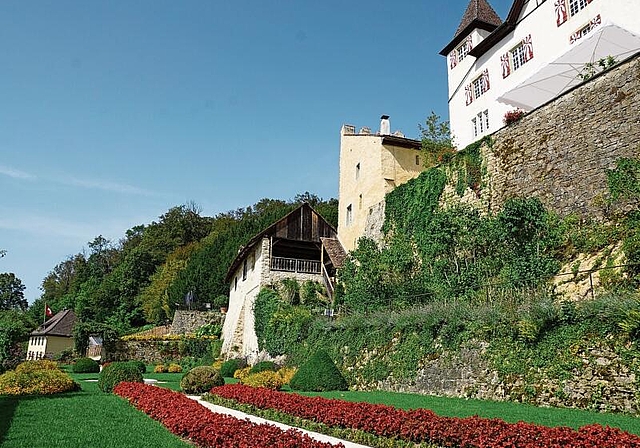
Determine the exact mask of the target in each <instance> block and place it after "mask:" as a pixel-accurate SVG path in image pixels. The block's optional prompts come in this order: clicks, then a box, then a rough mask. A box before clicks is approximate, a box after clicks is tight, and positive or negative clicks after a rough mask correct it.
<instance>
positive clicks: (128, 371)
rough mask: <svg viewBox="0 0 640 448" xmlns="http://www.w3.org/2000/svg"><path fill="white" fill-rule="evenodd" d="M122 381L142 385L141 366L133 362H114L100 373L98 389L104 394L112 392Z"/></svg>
mask: <svg viewBox="0 0 640 448" xmlns="http://www.w3.org/2000/svg"><path fill="white" fill-rule="evenodd" d="M121 381H128V382H132V383H142V382H143V379H142V373H141V372H140V366H139V365H137V364H136V363H133V362H112V363H111V364H109V365H107V366H106V367H104V368H103V369H102V372H100V378H99V379H98V387H99V388H100V390H101V391H103V392H111V391H113V388H114V387H115V386H116V385H117V384H118V383H119V382H121Z"/></svg>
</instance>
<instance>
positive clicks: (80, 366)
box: [71, 358, 100, 373]
mask: <svg viewBox="0 0 640 448" xmlns="http://www.w3.org/2000/svg"><path fill="white" fill-rule="evenodd" d="M71 370H73V372H74V373H98V372H100V364H98V363H97V362H96V361H94V360H93V359H91V358H78V359H76V360H75V362H74V363H73V366H72V367H71Z"/></svg>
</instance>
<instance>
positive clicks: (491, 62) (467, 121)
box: [447, 0, 640, 149]
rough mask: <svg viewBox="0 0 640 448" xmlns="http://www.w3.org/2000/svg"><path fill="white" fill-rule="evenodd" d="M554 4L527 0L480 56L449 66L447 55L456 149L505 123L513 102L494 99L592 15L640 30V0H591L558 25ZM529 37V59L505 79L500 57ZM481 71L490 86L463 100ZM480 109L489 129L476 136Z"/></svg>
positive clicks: (558, 49)
mask: <svg viewBox="0 0 640 448" xmlns="http://www.w3.org/2000/svg"><path fill="white" fill-rule="evenodd" d="M538 3H539V4H538ZM554 4H555V2H554V1H552V0H545V1H541V0H537V2H536V0H531V1H529V2H528V3H527V4H526V6H525V7H524V8H523V13H522V15H521V17H520V19H519V20H520V22H519V23H518V24H517V25H516V28H515V29H514V30H513V31H512V32H511V33H510V34H508V35H507V36H506V37H505V38H503V40H502V41H501V42H500V43H498V44H497V45H495V46H494V47H493V48H492V49H491V50H489V51H488V52H486V53H485V54H484V55H482V56H481V57H480V58H479V59H475V58H474V57H472V56H467V57H466V58H465V59H464V60H463V61H461V62H460V63H459V64H458V65H456V66H455V67H453V68H452V67H451V64H450V60H449V58H447V65H448V71H449V97H450V102H449V119H450V124H451V132H452V135H453V137H454V141H455V143H456V145H457V146H458V148H459V149H462V148H464V147H465V146H467V145H468V144H469V143H471V142H473V141H475V140H478V139H479V138H481V137H482V136H483V135H486V134H490V133H493V132H495V131H496V130H498V129H500V128H501V127H503V126H504V124H503V118H504V114H505V113H506V112H507V111H511V110H514V109H515V108H516V107H515V106H513V105H509V104H504V103H500V102H498V100H497V99H498V97H500V96H501V95H502V94H504V93H505V92H507V91H509V90H511V89H513V88H514V87H516V86H517V85H518V84H520V83H521V82H523V81H524V80H526V79H527V78H529V77H530V76H532V75H533V74H535V73H536V72H537V71H538V70H540V68H542V67H544V66H545V65H547V64H549V63H550V62H552V61H554V60H555V59H557V58H558V57H559V56H561V55H562V54H564V53H565V52H566V51H568V50H569V49H570V48H571V46H572V45H575V44H576V43H579V40H577V41H575V43H571V36H572V35H573V34H574V33H576V32H577V31H578V30H580V29H582V28H583V27H585V26H587V25H589V23H590V22H591V21H592V20H595V19H597V20H598V22H600V23H606V22H613V23H615V24H617V25H619V26H621V27H623V28H625V29H627V30H629V31H631V32H633V33H635V34H640V1H638V0H592V2H591V3H590V4H589V5H587V6H586V7H585V8H584V9H582V10H581V11H579V12H578V13H577V14H575V15H574V16H570V15H568V17H567V20H566V21H565V22H564V23H562V24H561V25H560V26H558V25H557V18H556V9H555V5H554ZM596 28H597V27H596ZM594 29H595V28H594ZM479 36H481V35H480V34H479V33H478V32H474V33H473V34H472V37H473V41H474V47H475V46H476V45H477V43H478V42H479ZM528 36H531V42H532V45H533V58H532V59H530V60H528V61H527V62H526V63H524V64H523V65H522V66H520V67H519V68H518V69H517V70H513V68H512V67H511V70H510V73H509V75H508V76H506V77H505V78H503V66H502V62H501V56H504V55H506V54H507V53H508V52H509V51H510V50H512V49H513V48H515V47H516V46H517V45H518V44H519V43H520V42H521V41H522V40H523V39H525V38H527V37H528ZM454 51H455V50H454ZM484 70H488V73H489V81H490V88H489V90H488V91H486V92H485V93H484V94H483V95H481V96H479V97H477V98H474V100H473V101H472V102H471V103H470V104H467V97H466V94H465V89H466V86H469V85H470V84H471V83H472V82H473V80H474V79H476V78H477V77H479V76H480V75H481V74H482V73H483V72H484ZM484 111H488V118H489V128H488V129H485V130H483V132H479V133H478V135H477V136H474V132H473V125H472V119H473V118H474V117H476V118H477V117H478V114H481V113H484Z"/></svg>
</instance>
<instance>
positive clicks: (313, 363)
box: [289, 350, 349, 392]
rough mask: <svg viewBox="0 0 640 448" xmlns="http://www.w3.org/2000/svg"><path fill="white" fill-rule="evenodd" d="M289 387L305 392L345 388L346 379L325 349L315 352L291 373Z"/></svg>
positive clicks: (346, 387) (346, 386)
mask: <svg viewBox="0 0 640 448" xmlns="http://www.w3.org/2000/svg"><path fill="white" fill-rule="evenodd" d="M289 386H291V389H293V390H299V391H305V392H322V391H327V390H347V389H348V388H349V386H348V384H347V380H345V379H344V376H342V373H340V370H338V368H337V367H336V365H335V364H334V363H333V360H332V359H331V358H330V357H329V355H328V354H327V353H326V352H325V351H322V350H320V351H318V352H316V353H315V354H314V355H313V356H312V357H311V358H309V360H308V361H307V362H305V363H304V364H302V365H301V366H300V369H298V371H297V372H296V374H295V375H293V378H291V381H290V383H289Z"/></svg>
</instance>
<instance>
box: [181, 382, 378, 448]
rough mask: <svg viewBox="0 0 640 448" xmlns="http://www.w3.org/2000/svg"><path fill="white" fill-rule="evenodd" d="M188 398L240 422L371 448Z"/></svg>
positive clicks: (357, 447)
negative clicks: (290, 430) (271, 426)
mask: <svg viewBox="0 0 640 448" xmlns="http://www.w3.org/2000/svg"><path fill="white" fill-rule="evenodd" d="M187 397H189V398H191V399H192V400H196V401H197V402H198V403H200V404H201V405H202V406H204V407H206V408H208V409H211V410H212V411H213V412H217V413H219V414H227V415H231V416H233V417H236V418H239V419H240V420H244V419H249V420H250V421H252V422H254V423H268V424H270V425H275V426H277V427H278V428H282V429H283V430H284V431H286V430H288V429H295V430H297V431H300V432H303V433H306V434H309V436H310V437H311V438H313V439H315V440H319V441H321V442H329V443H333V444H338V443H342V444H343V445H344V446H345V448H370V447H368V446H366V445H360V444H358V443H353V442H348V441H346V440H341V439H338V438H336V437H331V436H327V435H325V434H320V433H317V432H313V431H307V430H305V429H301V428H295V427H293V426H288V425H285V424H283V423H279V422H274V421H271V420H266V419H264V418H261V417H256V416H255V415H251V414H245V413H244V412H241V411H236V410H235V409H229V408H225V407H222V406H218V405H215V404H213V403H209V402H208V401H204V400H201V399H200V397H199V396H196V395H187Z"/></svg>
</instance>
